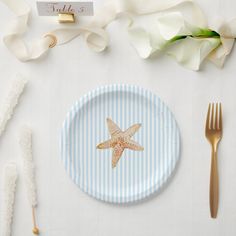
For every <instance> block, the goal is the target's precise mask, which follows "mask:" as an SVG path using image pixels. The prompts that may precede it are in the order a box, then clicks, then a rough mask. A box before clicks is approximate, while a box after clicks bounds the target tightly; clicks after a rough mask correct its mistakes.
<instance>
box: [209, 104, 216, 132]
mask: <svg viewBox="0 0 236 236" xmlns="http://www.w3.org/2000/svg"><path fill="white" fill-rule="evenodd" d="M214 115H215V114H214V103H212V105H211V121H210V129H213V128H214Z"/></svg>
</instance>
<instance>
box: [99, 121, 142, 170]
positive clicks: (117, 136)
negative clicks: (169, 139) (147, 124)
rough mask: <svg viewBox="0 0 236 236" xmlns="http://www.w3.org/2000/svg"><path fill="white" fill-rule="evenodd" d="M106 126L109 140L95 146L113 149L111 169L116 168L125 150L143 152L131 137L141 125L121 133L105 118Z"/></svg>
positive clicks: (135, 125)
mask: <svg viewBox="0 0 236 236" xmlns="http://www.w3.org/2000/svg"><path fill="white" fill-rule="evenodd" d="M107 126H108V130H109V133H110V135H111V139H109V140H107V141H105V142H102V143H100V144H98V145H97V148H98V149H107V148H113V153H112V168H114V167H116V165H117V163H118V161H119V160H120V158H121V156H122V153H123V151H124V150H125V148H128V149H131V150H134V151H143V149H144V148H143V147H142V146H140V145H139V144H138V143H137V142H135V141H134V140H131V137H133V136H134V134H135V133H136V132H137V131H138V130H139V128H140V127H141V124H134V125H132V126H131V127H129V128H128V129H127V130H125V131H122V130H121V129H120V128H119V127H118V126H117V125H116V124H115V123H114V122H113V121H112V120H111V119H110V118H107Z"/></svg>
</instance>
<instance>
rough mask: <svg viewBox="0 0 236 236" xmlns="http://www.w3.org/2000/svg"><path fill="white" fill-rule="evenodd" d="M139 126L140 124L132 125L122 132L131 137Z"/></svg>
mask: <svg viewBox="0 0 236 236" xmlns="http://www.w3.org/2000/svg"><path fill="white" fill-rule="evenodd" d="M140 127H141V124H135V125H132V126H131V127H129V128H128V129H127V130H126V131H125V132H124V135H125V136H128V137H129V138H131V137H132V136H134V134H135V133H136V132H137V131H138V130H139V128H140Z"/></svg>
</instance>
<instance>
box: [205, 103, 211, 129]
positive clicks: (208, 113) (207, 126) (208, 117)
mask: <svg viewBox="0 0 236 236" xmlns="http://www.w3.org/2000/svg"><path fill="white" fill-rule="evenodd" d="M210 111H211V103H209V105H208V111H207V119H206V130H208V129H209V123H210Z"/></svg>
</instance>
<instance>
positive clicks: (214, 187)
mask: <svg viewBox="0 0 236 236" xmlns="http://www.w3.org/2000/svg"><path fill="white" fill-rule="evenodd" d="M218 202H219V177H218V166H217V152H216V148H214V147H213V148H212V156H211V176H210V210H211V217H212V218H216V216H217V211H218Z"/></svg>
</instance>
